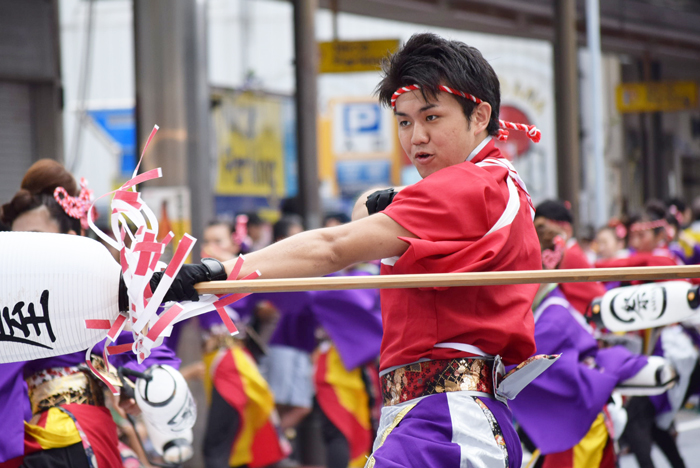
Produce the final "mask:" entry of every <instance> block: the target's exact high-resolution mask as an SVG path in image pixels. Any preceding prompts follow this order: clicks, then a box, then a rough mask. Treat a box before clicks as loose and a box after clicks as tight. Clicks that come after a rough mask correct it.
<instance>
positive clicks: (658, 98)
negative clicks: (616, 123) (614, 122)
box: [617, 81, 698, 112]
mask: <svg viewBox="0 0 700 468" xmlns="http://www.w3.org/2000/svg"><path fill="white" fill-rule="evenodd" d="M697 107H698V84H697V83H696V82H694V81H665V82H664V81H659V82H644V83H622V84H620V85H618V86H617V110H618V111H619V112H663V111H679V110H688V109H697Z"/></svg>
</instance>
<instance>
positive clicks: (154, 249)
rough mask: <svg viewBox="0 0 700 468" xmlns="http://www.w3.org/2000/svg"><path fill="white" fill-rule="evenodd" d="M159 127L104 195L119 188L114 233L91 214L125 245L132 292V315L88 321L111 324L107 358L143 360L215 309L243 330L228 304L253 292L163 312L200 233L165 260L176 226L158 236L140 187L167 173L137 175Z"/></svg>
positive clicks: (111, 240) (118, 245)
mask: <svg viewBox="0 0 700 468" xmlns="http://www.w3.org/2000/svg"><path fill="white" fill-rule="evenodd" d="M157 131H158V126H155V127H154V128H153V131H152V132H151V134H150V136H149V138H148V141H147V142H146V145H145V146H144V148H143V151H142V153H141V158H140V159H139V163H138V165H137V166H136V169H135V170H134V174H133V176H132V178H131V179H130V180H129V181H127V182H126V183H124V184H123V185H122V186H121V187H119V188H118V189H117V190H115V191H113V192H110V193H108V194H105V195H102V196H101V197H100V198H98V200H99V199H101V198H103V197H105V196H108V195H110V194H114V197H113V198H112V201H111V204H110V213H111V214H110V218H111V226H112V234H113V237H112V236H108V235H107V234H105V233H104V232H102V231H101V230H100V229H99V228H97V226H95V223H94V221H93V220H92V216H90V215H89V216H88V223H89V225H90V227H91V228H92V230H93V231H94V232H95V233H96V234H97V236H98V237H99V238H100V239H102V240H103V241H104V242H106V243H107V244H109V245H111V246H112V247H114V248H115V249H116V250H118V251H119V257H120V263H121V267H122V278H123V280H124V283H125V284H126V286H127V288H128V296H129V310H128V312H127V315H121V314H120V316H119V317H118V318H117V320H115V321H114V322H109V321H108V320H86V322H85V325H86V327H88V328H99V329H104V330H108V332H107V338H108V342H107V344H106V346H105V352H104V355H105V359H106V357H107V355H109V354H116V353H121V352H126V351H128V350H132V351H133V352H134V353H135V354H136V355H137V358H138V360H139V362H141V361H143V359H145V358H146V357H148V355H149V354H150V352H151V349H152V348H153V347H155V346H159V345H160V344H161V343H162V341H163V338H164V337H166V336H169V335H170V333H171V331H172V327H173V325H175V324H176V323H178V322H180V321H182V320H186V319H188V318H191V317H194V316H197V315H200V314H203V313H206V312H210V311H213V310H216V311H217V312H218V313H219V315H220V316H221V318H222V320H223V321H224V324H225V325H226V327H227V329H228V331H229V332H230V333H231V334H235V333H238V329H237V328H236V326H235V325H234V324H233V322H232V321H231V319H230V318H229V317H228V315H227V314H226V313H225V311H224V309H223V308H224V306H226V305H230V304H232V303H233V302H235V301H237V300H238V299H241V298H242V297H245V296H247V294H232V295H227V296H223V297H217V296H214V295H206V296H202V297H200V300H199V302H184V303H182V304H174V305H170V307H167V306H166V309H165V310H164V311H163V312H162V313H161V314H160V315H159V314H158V312H157V311H158V308H159V307H160V306H161V302H162V301H163V298H164V297H165V294H166V292H167V291H168V289H169V288H170V286H171V285H172V283H173V280H174V278H175V276H177V273H178V272H179V271H180V268H182V265H183V264H184V263H185V260H186V258H187V257H188V256H189V254H190V252H191V251H192V248H193V247H194V244H195V242H196V239H194V238H193V237H192V236H190V235H188V234H185V235H184V237H183V238H182V239H181V240H180V242H179V243H178V245H177V248H176V249H175V254H174V256H173V258H172V260H171V261H170V262H169V263H168V264H165V263H164V262H162V261H161V260H160V259H161V256H162V255H163V252H164V251H165V247H166V246H167V245H168V244H169V243H170V241H171V240H172V239H173V237H174V235H173V233H172V232H170V233H168V234H167V235H166V236H165V238H164V239H162V240H161V241H160V242H158V240H157V239H156V236H157V233H158V228H159V226H158V218H157V217H156V216H155V214H154V213H153V211H152V210H151V209H150V208H149V207H148V206H147V205H146V204H145V203H144V201H143V199H142V198H141V194H140V193H139V192H138V191H136V186H137V185H138V184H140V183H143V182H146V181H149V180H152V179H156V178H159V177H162V171H161V170H160V168H158V169H153V170H150V171H147V172H145V173H143V174H139V175H137V172H138V168H139V167H140V165H141V161H142V160H143V157H144V154H145V152H146V149H147V148H148V145H149V144H150V143H151V141H152V140H153V137H154V136H155V134H156V132H157ZM130 226H132V227H130ZM133 227H135V229H134V228H133ZM243 261H244V259H243V257H242V256H241V257H239V259H238V261H237V263H236V265H235V267H234V269H233V272H232V274H231V275H230V277H229V279H235V278H236V276H238V274H239V273H240V270H241V267H242V265H243ZM163 269H164V272H163V276H162V277H161V280H160V282H159V284H158V287H157V288H156V289H155V291H151V287H150V280H151V277H152V276H153V273H154V272H155V271H161V270H163ZM258 276H260V274H259V273H258V272H256V273H253V274H252V275H249V276H248V277H246V278H245V279H252V278H256V277H258ZM127 323H128V324H129V325H130V326H131V331H132V333H133V334H134V344H133V345H111V346H110V343H111V342H114V341H115V340H116V338H117V336H118V335H119V333H120V332H121V330H122V329H123V328H124V326H125V325H126V324H127ZM88 356H89V355H88ZM88 366H89V367H90V368H91V369H92V370H93V371H94V372H96V370H95V369H94V368H93V366H92V364H91V363H88ZM97 375H98V377H99V378H101V379H102V380H103V381H104V382H105V384H107V385H108V387H109V388H110V389H113V387H111V385H110V384H109V383H108V382H107V379H105V378H104V377H103V376H100V375H99V373H98V374H97Z"/></svg>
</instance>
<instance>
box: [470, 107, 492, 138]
mask: <svg viewBox="0 0 700 468" xmlns="http://www.w3.org/2000/svg"><path fill="white" fill-rule="evenodd" d="M490 121H491V104H489V103H488V102H482V103H480V104H478V105H477V106H476V108H475V109H474V112H472V118H471V122H472V124H473V125H474V130H475V134H478V133H481V132H482V131H483V130H486V127H488V126H489V122H490Z"/></svg>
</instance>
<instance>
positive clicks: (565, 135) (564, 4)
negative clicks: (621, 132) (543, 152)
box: [554, 0, 581, 232]
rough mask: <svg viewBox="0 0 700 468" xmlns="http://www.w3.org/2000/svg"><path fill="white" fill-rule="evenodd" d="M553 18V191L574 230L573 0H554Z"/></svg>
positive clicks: (577, 181) (577, 167)
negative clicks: (565, 203)
mask: <svg viewBox="0 0 700 468" xmlns="http://www.w3.org/2000/svg"><path fill="white" fill-rule="evenodd" d="M554 18H555V40H554V89H555V103H556V119H557V191H558V194H559V198H560V199H561V200H563V201H568V202H570V203H571V212H572V214H573V217H574V232H578V225H579V195H580V193H581V188H580V187H581V164H580V160H579V152H580V149H579V121H578V115H579V104H578V73H577V71H578V68H577V65H576V62H577V60H576V57H577V47H576V0H554Z"/></svg>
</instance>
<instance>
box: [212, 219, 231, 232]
mask: <svg viewBox="0 0 700 468" xmlns="http://www.w3.org/2000/svg"><path fill="white" fill-rule="evenodd" d="M212 226H224V227H225V228H226V229H228V231H229V233H230V234H233V233H235V232H236V226H234V225H233V224H232V223H231V222H230V221H228V220H226V219H212V220H211V221H209V222H208V223H207V227H208V228H209V227H212Z"/></svg>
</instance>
